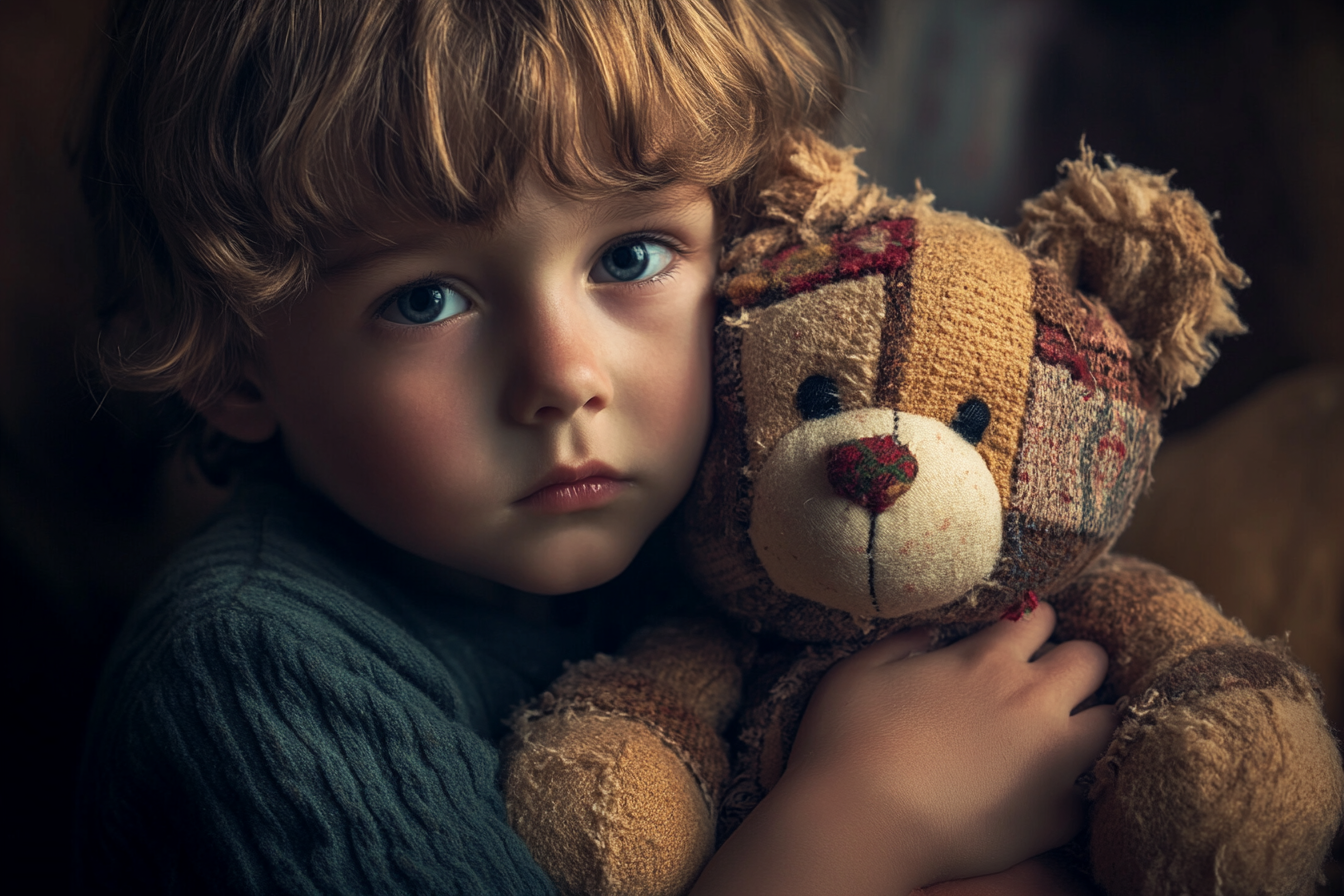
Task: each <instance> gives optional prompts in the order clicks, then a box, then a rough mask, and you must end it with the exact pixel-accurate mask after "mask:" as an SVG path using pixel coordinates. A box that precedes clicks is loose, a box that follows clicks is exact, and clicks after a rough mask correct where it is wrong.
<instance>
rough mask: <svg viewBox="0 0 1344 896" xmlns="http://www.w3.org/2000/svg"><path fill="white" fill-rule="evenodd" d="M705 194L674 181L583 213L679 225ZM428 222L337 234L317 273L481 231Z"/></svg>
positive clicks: (594, 204)
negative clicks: (401, 232)
mask: <svg viewBox="0 0 1344 896" xmlns="http://www.w3.org/2000/svg"><path fill="white" fill-rule="evenodd" d="M702 197H706V198H707V191H706V190H705V188H704V187H701V186H698V185H693V184H684V183H683V184H673V185H671V186H668V187H664V188H662V189H659V190H640V191H634V190H632V191H630V192H628V193H623V194H618V195H615V196H611V197H609V198H605V199H601V200H595V201H589V202H587V203H586V205H587V206H588V208H587V210H586V211H587V214H586V215H585V217H586V218H587V223H588V225H589V226H601V225H605V224H609V223H610V222H612V221H616V220H622V219H631V220H633V219H637V218H641V217H647V216H649V215H657V216H658V217H659V218H660V219H662V220H664V221H670V222H672V223H679V222H681V221H684V220H686V219H689V218H692V217H694V216H695V215H696V213H697V212H696V209H695V201H696V200H698V199H700V198H702ZM570 201H574V202H583V201H584V200H577V199H576V200H570ZM429 223H430V222H428V221H419V222H412V221H407V220H401V219H394V220H393V221H392V222H391V223H390V224H388V225H386V226H374V227H371V228H369V229H368V230H364V231H359V232H355V233H350V234H345V235H341V236H337V237H335V238H334V239H333V240H332V242H331V243H330V244H329V245H328V246H327V247H326V248H325V249H324V250H323V251H322V253H321V259H322V260H321V263H320V264H319V266H318V269H317V277H318V278H319V279H326V278H329V277H334V276H339V275H340V274H343V273H345V272H347V271H349V270H351V269H353V268H356V267H359V266H360V265H363V264H366V263H368V262H370V261H372V260H374V259H376V258H378V257H380V256H383V255H389V254H396V253H401V252H415V251H418V250H420V249H422V248H427V247H429V246H432V245H435V244H438V243H441V242H442V241H443V239H444V235H445V230H446V229H452V230H456V231H457V234H456V239H458V240H460V241H462V242H467V243H469V242H471V241H472V240H473V239H474V238H479V236H480V233H481V231H480V228H479V226H473V225H469V224H457V223H452V222H441V223H438V224H433V225H432V226H424V225H426V224H429ZM399 226H410V227H411V228H412V232H411V233H410V234H409V235H407V236H405V237H394V236H393V235H392V234H395V233H397V229H398V227H399Z"/></svg>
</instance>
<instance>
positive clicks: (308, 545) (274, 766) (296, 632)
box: [77, 487, 591, 894]
mask: <svg viewBox="0 0 1344 896" xmlns="http://www.w3.org/2000/svg"><path fill="white" fill-rule="evenodd" d="M361 539H365V540H367V539H368V536H367V535H365V534H363V533H362V532H359V531H356V530H355V527H354V526H353V525H352V524H350V523H349V522H348V521H346V520H344V518H343V517H341V515H340V514H339V512H337V511H336V510H334V509H333V508H331V507H330V506H328V505H325V504H323V503H322V502H320V501H319V500H317V499H315V498H312V497H311V496H306V495H302V494H297V493H295V492H293V491H290V490H285V489H278V488H275V487H262V488H254V489H252V490H251V492H250V493H248V494H247V495H246V496H245V497H244V498H243V499H242V500H240V501H239V502H236V504H235V506H234V507H233V508H232V510H231V511H229V512H227V513H226V514H225V515H224V516H223V517H222V518H221V519H219V520H218V521H217V522H216V523H215V524H214V525H213V526H212V527H211V528H209V529H208V530H207V531H206V532H205V533H204V534H203V535H202V536H200V537H198V538H197V539H196V540H195V541H194V542H193V543H191V544H190V545H189V546H188V547H187V549H186V550H185V551H184V552H183V553H181V554H180V555H179V556H178V557H177V558H176V559H175V560H174V561H173V562H172V563H171V564H170V566H169V567H168V569H167V570H166V572H165V574H164V575H163V576H162V577H161V579H160V581H159V583H158V585H157V586H156V587H155V588H154V589H153V590H152V592H151V593H150V594H148V595H147V598H146V600H145V601H143V602H142V604H141V605H140V606H139V607H138V609H137V610H136V612H135V613H134V614H133V616H132V618H131V620H130V621H129V623H128V625H127V628H126V630H125V631H124V632H123V633H122V636H121V638H120V640H119V642H118V644H117V646H116V647H115V648H114V651H113V654H112V656H111V658H110V660H109V664H108V666H107V668H106V670H105V673H104V680H103V682H102V685H101V690H100V694H99V698H98V702H97V705H96V708H95V713H94V716H93V719H92V725H91V730H90V738H89V741H88V743H87V746H86V755H85V762H84V768H83V772H82V780H81V788H80V789H81V798H80V807H79V816H78V827H77V866H78V871H77V876H78V880H79V889H80V891H82V892H88V893H137V894H149V893H176V892H184V893H230V894H245V893H257V894H261V893H265V894H284V893H296V894H297V893H305V894H307V893H312V894H317V893H321V894H340V893H436V894H450V893H461V894H471V893H482V894H484V893H490V894H497V893H513V894H524V893H552V892H553V887H552V885H551V883H550V881H549V880H548V879H547V878H546V876H545V875H544V874H543V872H542V871H541V870H540V868H538V867H537V865H536V864H535V863H534V862H533V861H532V858H531V856H530V854H529V853H528V851H527V848H526V846H524V844H523V843H522V841H521V840H520V839H519V838H518V837H517V835H515V834H514V833H513V831H512V830H511V829H510V828H509V826H508V824H507V821H506V819H505V814H504V807H503V802H502V797H501V795H500V792H499V787H498V782H497V774H498V756H497V752H496V749H495V747H494V746H493V743H492V741H493V740H494V738H495V737H497V736H498V734H499V732H500V719H502V717H503V716H504V715H506V714H507V712H508V709H509V707H510V706H511V705H512V704H514V703H516V702H518V701H519V700H522V699H524V698H526V697H527V696H529V695H530V694H531V693H534V692H535V691H536V690H537V689H538V685H539V684H542V683H545V682H546V681H547V680H548V679H549V678H551V677H552V676H553V675H555V674H556V673H558V671H559V668H560V660H561V658H562V656H563V655H566V654H568V655H581V654H582V652H583V651H585V650H586V649H589V648H590V644H589V641H590V640H591V639H590V638H588V636H587V630H588V628H590V627H591V626H585V625H578V626H575V627H572V629H570V630H557V629H556V628H547V627H543V626H528V625H526V624H523V623H520V622H517V621H514V620H512V619H510V618H508V617H504V616H501V615H499V614H496V613H492V612H491V611H489V610H488V609H486V608H483V607H482V606H480V605H478V604H474V603H471V602H467V601H462V600H457V599H451V598H445V597H443V596H439V597H436V598H433V599H426V598H424V597H417V596H415V595H414V594H413V593H411V592H408V591H403V590H401V589H399V588H398V587H396V586H394V585H393V584H392V583H391V582H390V580H388V579H385V578H383V577H382V576H381V575H379V574H378V573H376V572H375V571H373V569H372V568H368V567H363V566H361V565H360V564H359V562H357V561H356V560H354V559H352V558H356V557H367V556H368V552H367V551H364V550H362V548H361V545H362V543H361ZM580 629H582V631H580ZM566 641H568V642H569V643H566Z"/></svg>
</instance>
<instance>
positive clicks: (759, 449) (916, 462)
mask: <svg viewBox="0 0 1344 896" xmlns="http://www.w3.org/2000/svg"><path fill="white" fill-rule="evenodd" d="M852 155H853V154H852V152H844V151H840V150H837V149H835V148H833V147H830V146H829V145H827V144H825V143H824V142H822V141H820V140H819V139H816V138H811V137H808V138H804V139H802V140H800V142H799V143H798V145H797V146H796V148H795V151H794V153H793V155H792V157H791V159H790V162H789V164H788V165H787V166H786V168H785V170H784V172H783V175H782V177H781V178H780V180H779V181H778V183H777V184H776V185H775V186H774V187H773V188H772V189H771V190H769V191H768V192H767V193H766V194H765V196H764V204H765V207H764V210H763V212H762V215H761V219H760V220H761V223H760V226H758V227H757V228H756V229H754V230H753V231H752V232H751V233H749V234H747V235H746V236H745V237H742V238H741V239H739V240H738V241H736V243H735V244H734V245H732V246H730V247H729V249H728V251H727V253H726V255H725V258H724V261H723V266H722V269H723V272H724V273H723V275H722V277H721V278H720V281H719V287H720V293H721V295H722V297H723V299H724V306H725V309H726V310H725V312H724V314H723V316H722V319H721V322H720V325H719V327H718V331H717V340H718V341H717V371H716V390H717V406H716V414H717V420H716V427H715V431H714V435H713V437H712V440H711V444H710V446H709V448H708V450H707V453H706V456H705V459H704V463H703V467H702V470H701V474H700V477H699V479H698V482H697V485H696V487H695V489H694V491H693V494H692V496H691V498H690V500H689V502H688V511H687V515H686V520H685V533H684V543H685V546H686V552H687V558H688V562H689V563H690V564H691V568H692V569H693V571H694V573H695V577H696V579H697V582H698V584H699V585H700V586H701V587H702V588H703V589H704V590H705V591H706V593H708V594H709V595H711V596H712V597H713V598H714V600H715V601H716V602H717V603H718V605H719V606H720V607H721V608H722V610H723V611H724V614H725V616H726V618H727V619H730V620H733V621H734V623H735V624H736V629H732V628H731V627H725V626H723V625H721V624H719V623H717V622H715V621H713V620H700V621H698V622H694V623H672V624H669V625H667V626H665V627H662V628H660V629H655V630H652V631H648V632H645V633H643V634H642V635H640V636H639V637H637V638H636V639H635V640H634V641H633V642H632V643H631V644H630V645H628V647H627V648H626V650H625V651H624V653H623V655H622V656H620V657H618V658H611V657H599V658H597V659H596V660H593V661H589V662H585V663H580V664H578V665H576V666H574V667H572V668H571V669H570V670H569V671H568V672H567V673H566V674H565V675H564V676H563V677H562V678H561V679H559V680H558V681H557V682H556V683H555V684H554V685H553V687H552V688H551V689H550V691H549V692H548V693H546V694H544V695H543V696H542V697H541V698H540V699H538V700H537V701H536V702H534V703H533V704H532V705H530V706H528V707H525V708H524V709H523V710H521V711H520V712H519V714H518V715H517V717H516V718H515V719H514V722H513V727H514V731H515V735H514V737H513V739H512V743H511V745H510V747H509V755H508V760H507V769H506V782H505V786H506V797H507V801H508V808H509V812H510V817H511V819H512V821H513V823H514V825H515V826H516V828H517V829H518V830H519V831H520V833H521V834H522V835H523V837H524V838H525V839H526V840H527V842H528V844H529V845H530V847H531V848H532V850H533V853H534V855H535V856H536V857H537V859H538V860H539V861H540V862H541V863H542V864H543V866H544V867H546V868H547V869H548V871H549V872H550V873H551V874H552V876H553V877H554V878H555V880H556V881H557V883H559V885H560V886H561V888H562V890H564V891H566V892H569V893H604V894H606V893H610V894H616V893H621V894H655V893H659V894H661V893H679V892H683V891H685V890H686V889H687V888H689V886H690V885H691V884H692V883H693V882H694V879H695V876H696V875H697V873H698V871H699V869H700V868H701V867H702V865H703V863H704V862H705V861H706V859H707V858H708V856H709V854H710V852H711V851H712V849H713V846H714V844H715V842H716V838H717V839H719V840H721V839H722V838H723V837H725V836H726V835H727V834H728V833H730V832H731V831H732V830H733V828H734V827H735V826H736V825H737V824H738V823H739V822H740V821H741V820H742V818H743V817H745V815H746V813H747V812H749V811H750V810H751V808H752V807H753V806H754V805H755V804H756V803H757V802H758V801H759V800H760V799H761V798H762V797H763V796H764V795H765V793H767V792H768V791H769V789H770V788H771V786H773V784H774V783H775V782H776V781H778V780H779V777H780V775H781V774H782V773H783V771H784V768H785V764H786V762H787V760H788V754H789V749H790V746H791V744H792V741H793V737H794V734H795V732H796V730H797V726H798V722H799V719H800V717H801V715H802V712H803V710H804V708H805V707H806V704H807V699H808V696H809V695H810V693H811V691H812V689H813V687H814V686H815V685H816V683H817V681H818V680H819V679H820V677H821V676H822V675H823V674H824V673H825V672H826V670H827V669H829V668H830V667H831V666H832V665H833V664H834V663H835V662H837V661H838V660H840V659H841V658H843V657H845V656H847V655H849V654H851V653H853V652H854V651H856V650H858V649H859V648H861V647H862V646H864V645H866V644H869V643H871V642H872V641H873V640H875V639H877V638H880V637H882V636H884V635H886V634H889V633H891V632H893V631H896V630H898V629H902V628H905V627H908V626H911V625H916V624H927V625H932V626H934V627H936V628H937V630H938V631H940V632H941V633H942V635H941V636H942V639H943V640H944V641H950V640H953V639H955V638H958V637H961V636H964V635H965V634H966V633H968V632H970V631H972V630H974V629H976V628H978V627H980V626H983V625H986V624H989V623H990V622H992V621H994V620H996V619H999V618H1000V617H1004V616H1007V617H1010V618H1013V617H1017V616H1020V615H1021V614H1022V613H1025V612H1029V611H1030V610H1031V608H1032V607H1034V606H1035V604H1036V602H1037V601H1038V600H1039V599H1049V600H1050V601H1051V602H1052V604H1053V605H1054V607H1055V608H1056V610H1057V612H1058V618H1059V621H1058V627H1057V633H1058V637H1060V638H1061V639H1072V638H1086V639H1089V640H1093V641H1096V642H1098V643H1100V644H1101V645H1102V646H1103V647H1105V649H1106V651H1107V653H1108V654H1109V656H1110V660H1111V665H1110V671H1109V676H1108V679H1107V681H1106V684H1105V686H1104V689H1103V693H1102V697H1103V698H1104V699H1111V700H1115V701H1116V705H1117V709H1118V711H1119V713H1120V716H1121V721H1120V725H1119V728H1118V729H1117V730H1116V732H1115V735H1114V738H1113V740H1112V742H1111V744H1110V746H1109V748H1108V749H1107V751H1106V753H1105V755H1103V756H1102V757H1101V758H1100V759H1099V760H1098V762H1097V763H1096V766H1095V768H1094V770H1093V772H1092V773H1091V778H1092V783H1091V789H1090V794H1089V797H1090V800H1091V815H1090V819H1091V820H1090V858H1091V867H1092V873H1093V875H1094V877H1095V879H1096V881H1097V882H1098V883H1099V884H1100V885H1101V886H1102V887H1103V888H1104V889H1105V890H1106V891H1107V892H1108V893H1111V894H1140V893H1142V894H1166V893H1170V894H1176V893H1223V894H1233V893H1247V894H1250V893H1284V894H1305V893H1309V892H1311V890H1312V888H1313V884H1314V882H1315V881H1316V879H1317V876H1318V874H1319V868H1320V866H1321V862H1322V859H1323V856H1324V855H1325V852H1326V849H1327V847H1328V846H1329V843H1330V839H1331V836H1332V835H1333V834H1334V832H1335V829H1336V827H1337V826H1338V824H1339V821H1340V817H1341V811H1342V810H1344V773H1342V772H1341V765H1340V757H1339V752H1338V750H1337V747H1336V744H1335V740H1334V738H1333V736H1332V734H1331V732H1330V730H1329V727H1328V726H1327V725H1326V722H1325V720H1324V718H1323V716H1322V713H1321V695H1320V691H1319V687H1318V685H1317V683H1316V681H1315V680H1314V679H1313V678H1312V677H1311V675H1310V674H1309V673H1307V672H1306V671H1305V670H1304V669H1303V668H1302V667H1301V666H1300V665H1298V664H1297V663H1296V662H1294V661H1293V660H1292V658H1291V657H1290V656H1289V654H1288V651H1287V649H1286V647H1284V646H1283V644H1281V643H1279V642H1277V641H1274V640H1268V641H1261V640H1256V639H1254V638H1252V637H1251V636H1250V635H1248V634H1247V632H1246V631H1245V629H1243V628H1242V626H1241V625H1240V624H1239V623H1237V622H1235V621H1232V620H1229V619H1227V618H1225V617H1224V616H1223V615H1222V614H1221V613H1219V612H1218V610H1217V608H1216V607H1215V606H1214V605H1213V604H1212V603H1211V602H1210V601H1208V600H1207V599H1205V598H1204V597H1203V596H1202V595H1201V594H1200V593H1198V591H1196V590H1195V588H1194V587H1193V586H1191V585H1190V584H1189V583H1187V582H1185V581H1182V580H1180V579H1177V578H1175V577H1173V576H1171V575H1170V574H1168V573H1166V572H1165V571H1164V570H1162V569H1161V568H1159V567H1156V566H1153V565H1151V564H1148V563H1144V562H1141V561H1138V560H1134V559H1127V558H1122V557H1117V556H1112V555H1110V554H1109V553H1108V548H1109V546H1110V545H1111V543H1112V542H1113V541H1114V540H1115V538H1116V536H1117V535H1119V533H1120V531H1121V530H1122V529H1123V528H1124V526H1125V524H1126V522H1127V520H1128V518H1129V515H1130V511H1131V508H1132V506H1133V503H1134V500H1135V498H1136V497H1137V496H1138V495H1139V493H1140V492H1141V491H1142V490H1143V489H1144V487H1145V485H1146V483H1147V481H1148V476H1149V468H1150V465H1151V463H1152V460H1153V454H1154V452H1155V451H1156V449H1157V445H1158V421H1159V417H1160V414H1161V410H1162V409H1163V408H1164V407H1166V406H1167V405H1169V404H1171V403H1172V402H1173V401H1175V400H1177V399H1178V398H1179V397H1180V396H1181V395H1182V394H1183V392H1184V390H1185V389H1186V388H1188V387H1190V386H1193V385H1194V384H1195V383H1197V382H1198V381H1199V379H1200V377H1201V376H1202V374H1203V373H1204V371H1205V370H1206V369H1207V367H1208V365H1209V364H1210V363H1211V362H1212V360H1213V357H1214V350H1213V348H1212V346H1211V342H1210V341H1211V339H1212V338H1213V337H1216V336H1218V335H1221V334H1226V333H1234V332H1238V331H1239V330H1240V328H1241V325H1240V322H1239V321H1238V319H1237V317H1236V314H1235V313H1234V311H1233V307H1232V302H1231V297H1230V294H1229V292H1228V288H1227V287H1228V286H1229V285H1231V286H1239V285H1241V284H1242V283H1243V281H1244V275H1243V274H1242V272H1241V270H1240V269H1239V268H1237V267H1236V266H1235V265H1233V264H1232V263H1231V262H1229V261H1228V260H1227V258H1226V257H1225V256H1224V254H1223V252H1222V249H1221V248H1220V247H1219V245H1218V242H1217V239H1216V237H1215V235H1214V233H1213V230H1212V227H1211V225H1210V221H1209V217H1208V215H1207V213H1206V212H1205V211H1204V209H1203V208H1202V207H1201V206H1200V205H1199V204H1198V203H1197V202H1195V200H1194V198H1193V197H1192V196H1191V195H1190V194H1189V193H1188V192H1183V191H1177V190H1173V189H1171V188H1170V187H1169V186H1168V183H1167V178H1166V177H1163V176H1160V175H1155V174H1150V173H1146V172H1142V171H1138V170H1136V169H1133V168H1126V167H1116V166H1114V165H1111V164H1107V165H1099V164H1097V163H1096V161H1095V160H1094V158H1093V157H1092V154H1091V153H1090V152H1088V151H1086V150H1085V151H1084V153H1083V156H1082V158H1081V159H1079V160H1077V161H1074V162H1068V163H1065V164H1064V165H1063V166H1062V170H1063V172H1064V177H1063V179H1062V180H1061V182H1060V184H1059V185H1058V186H1056V187H1055V188H1054V189H1052V190H1049V191H1047V192H1046V193H1044V194H1042V195H1040V196H1038V197H1037V198H1035V199H1033V200H1031V201H1029V202H1027V203H1026V204H1025V205H1024V207H1023V222H1022V224H1021V225H1020V226H1019V228H1018V229H1017V231H1016V232H1015V233H1007V232H1005V231H1003V230H1000V229H998V228H996V227H992V226H990V225H988V224H985V223H983V222H979V221H975V220H972V219H971V218H968V217H966V216H965V215H961V214H958V213H955V212H943V211H937V210H935V209H934V207H933V204H932V196H930V195H928V194H920V195H916V196H915V197H914V198H911V199H901V198H891V197H888V196H887V195H886V194H885V193H884V192H883V191H882V190H880V189H878V188H877V187H873V186H861V185H860V182H859V179H858V171H857V169H856V168H855V167H854V164H853V160H852ZM1229 487H1235V485H1234V484H1229ZM725 731H726V732H728V733H729V735H730V736H731V746H730V742H729V740H727V739H725V737H724V736H723V735H722V734H721V732H725ZM716 828H717V832H716Z"/></svg>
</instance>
